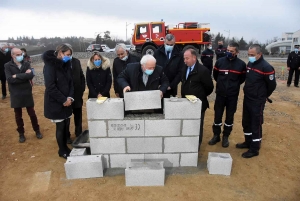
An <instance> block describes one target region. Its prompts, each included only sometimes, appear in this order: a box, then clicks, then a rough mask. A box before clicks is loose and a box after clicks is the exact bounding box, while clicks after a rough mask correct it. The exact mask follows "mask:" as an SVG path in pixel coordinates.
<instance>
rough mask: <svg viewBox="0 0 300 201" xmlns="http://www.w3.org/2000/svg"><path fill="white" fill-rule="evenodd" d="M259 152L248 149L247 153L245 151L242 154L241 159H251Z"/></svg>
mask: <svg viewBox="0 0 300 201" xmlns="http://www.w3.org/2000/svg"><path fill="white" fill-rule="evenodd" d="M258 155H259V152H258V151H253V150H251V149H249V150H248V151H246V152H245V153H243V154H242V157H243V158H252V157H254V156H258Z"/></svg>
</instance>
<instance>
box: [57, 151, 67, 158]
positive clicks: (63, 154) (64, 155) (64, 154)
mask: <svg viewBox="0 0 300 201" xmlns="http://www.w3.org/2000/svg"><path fill="white" fill-rule="evenodd" d="M58 155H59V157H62V158H64V159H67V158H68V157H69V156H70V154H68V153H59V151H58Z"/></svg>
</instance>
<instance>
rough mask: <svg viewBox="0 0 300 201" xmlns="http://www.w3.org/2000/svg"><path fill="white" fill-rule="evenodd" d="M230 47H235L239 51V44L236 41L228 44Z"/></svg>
mask: <svg viewBox="0 0 300 201" xmlns="http://www.w3.org/2000/svg"><path fill="white" fill-rule="evenodd" d="M228 46H229V47H235V50H236V51H237V52H239V47H240V46H239V44H237V43H236V42H232V43H229V45H228Z"/></svg>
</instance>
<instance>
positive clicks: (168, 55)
mask: <svg viewBox="0 0 300 201" xmlns="http://www.w3.org/2000/svg"><path fill="white" fill-rule="evenodd" d="M167 57H168V59H170V52H169V51H167Z"/></svg>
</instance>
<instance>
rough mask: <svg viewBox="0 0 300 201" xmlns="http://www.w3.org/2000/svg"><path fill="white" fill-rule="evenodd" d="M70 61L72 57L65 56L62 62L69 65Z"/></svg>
mask: <svg viewBox="0 0 300 201" xmlns="http://www.w3.org/2000/svg"><path fill="white" fill-rule="evenodd" d="M70 60H71V57H69V56H64V57H63V59H62V61H63V62H64V63H67V62H68V61H70Z"/></svg>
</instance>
